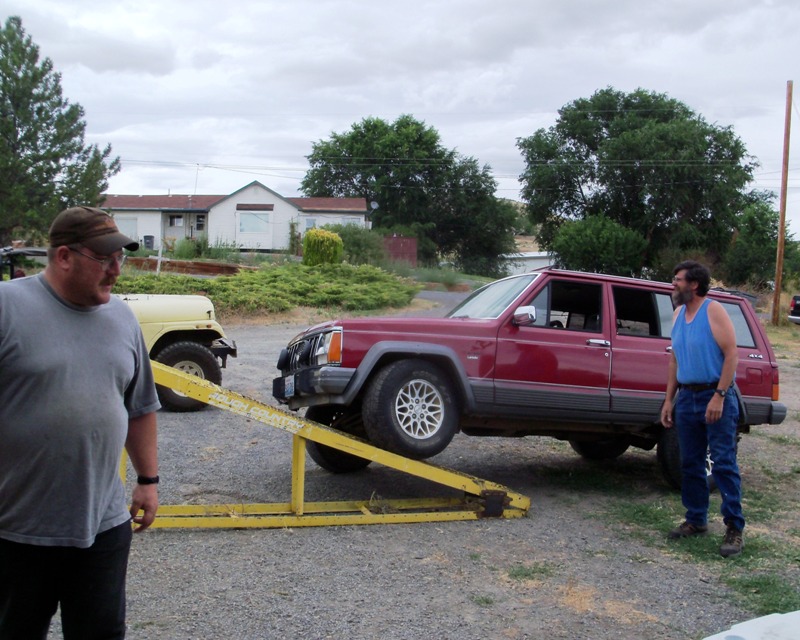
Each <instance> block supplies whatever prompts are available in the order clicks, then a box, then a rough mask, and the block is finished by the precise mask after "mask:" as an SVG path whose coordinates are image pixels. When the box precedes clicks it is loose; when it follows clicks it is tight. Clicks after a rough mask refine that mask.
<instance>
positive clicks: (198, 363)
mask: <svg viewBox="0 0 800 640" xmlns="http://www.w3.org/2000/svg"><path fill="white" fill-rule="evenodd" d="M153 359H154V360H155V361H156V362H160V363H161V364H165V365H167V366H169V367H174V368H176V369H179V370H181V371H183V372H184V373H190V374H192V375H195V376H197V377H198V378H202V379H203V380H208V381H209V382H213V383H214V384H220V383H221V382H222V369H221V368H220V366H219V362H218V361H217V357H216V356H215V355H214V354H213V353H211V350H210V349H209V348H208V347H206V346H203V345H202V344H200V343H198V342H189V341H182V342H175V343H173V344H171V345H169V346H168V347H165V348H164V349H162V350H161V351H159V352H158V354H156V356H155V358H153ZM156 388H157V390H158V399H159V400H160V401H161V406H162V407H163V408H164V409H166V410H167V411H176V412H186V411H199V410H200V409H203V408H204V407H206V404H205V403H204V402H201V401H200V400H195V399H194V398H189V397H187V396H185V395H183V394H182V393H178V392H177V391H173V390H172V389H170V388H168V387H164V386H162V385H157V387H156Z"/></svg>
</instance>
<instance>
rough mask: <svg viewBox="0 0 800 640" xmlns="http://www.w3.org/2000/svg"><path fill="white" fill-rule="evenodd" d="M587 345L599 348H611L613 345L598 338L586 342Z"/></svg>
mask: <svg viewBox="0 0 800 640" xmlns="http://www.w3.org/2000/svg"><path fill="white" fill-rule="evenodd" d="M586 344H589V345H594V346H598V347H610V346H611V343H610V342H609V341H608V340H599V339H597V338H590V339H589V340H587V341H586Z"/></svg>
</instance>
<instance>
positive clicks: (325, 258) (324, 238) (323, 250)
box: [303, 229, 344, 267]
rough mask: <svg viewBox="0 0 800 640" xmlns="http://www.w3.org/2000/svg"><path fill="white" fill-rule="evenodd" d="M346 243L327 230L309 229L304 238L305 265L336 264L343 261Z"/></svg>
mask: <svg viewBox="0 0 800 640" xmlns="http://www.w3.org/2000/svg"><path fill="white" fill-rule="evenodd" d="M343 253H344V243H343V242H342V239H341V238H340V237H339V236H338V234H335V233H333V232H332V231H326V230H325V229H309V230H308V231H306V234H305V236H303V264H304V265H307V266H310V267H311V266H314V265H318V264H336V263H339V262H341V261H342V254H343Z"/></svg>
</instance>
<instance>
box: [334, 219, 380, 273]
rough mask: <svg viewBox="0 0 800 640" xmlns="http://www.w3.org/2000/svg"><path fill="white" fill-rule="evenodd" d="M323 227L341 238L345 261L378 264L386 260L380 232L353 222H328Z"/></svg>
mask: <svg viewBox="0 0 800 640" xmlns="http://www.w3.org/2000/svg"><path fill="white" fill-rule="evenodd" d="M323 228H324V229H326V230H328V231H332V232H333V233H335V234H337V235H338V236H339V237H340V238H341V239H342V242H343V243H344V260H345V262H349V263H350V264H356V265H358V264H371V265H374V266H378V265H380V264H383V263H384V262H385V261H386V250H385V249H384V248H383V236H382V235H381V234H380V233H375V232H374V231H370V230H369V229H365V228H364V227H359V226H358V225H355V224H329V225H325V226H324V227H323Z"/></svg>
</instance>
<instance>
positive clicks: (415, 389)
mask: <svg viewBox="0 0 800 640" xmlns="http://www.w3.org/2000/svg"><path fill="white" fill-rule="evenodd" d="M458 414H459V412H458V405H457V403H456V399H455V394H454V393H453V388H452V384H451V383H450V382H449V380H448V379H447V377H446V376H445V374H444V373H443V372H442V370H441V369H440V368H439V367H437V366H436V365H434V364H432V363H430V362H426V361H425V360H400V361H398V362H393V363H392V364H390V365H388V366H386V367H384V368H383V369H381V370H380V371H379V372H378V373H377V375H375V377H374V378H373V379H372V381H371V382H370V384H369V387H368V388H367V391H366V394H365V396H364V402H363V409H362V415H363V418H364V429H365V430H366V432H367V438H368V439H369V441H370V442H371V443H372V444H374V445H375V446H377V447H380V448H382V449H386V450H387V451H391V452H393V453H397V454H399V455H402V456H406V457H409V458H414V459H417V460H422V459H424V458H430V457H431V456H435V455H436V454H437V453H439V452H441V451H442V450H444V448H445V447H447V445H448V444H450V441H451V440H452V439H453V436H455V434H456V432H457V431H458V418H459V415H458Z"/></svg>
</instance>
